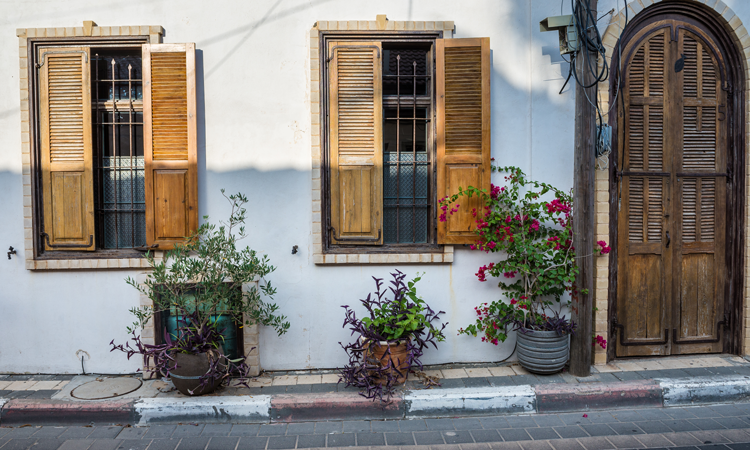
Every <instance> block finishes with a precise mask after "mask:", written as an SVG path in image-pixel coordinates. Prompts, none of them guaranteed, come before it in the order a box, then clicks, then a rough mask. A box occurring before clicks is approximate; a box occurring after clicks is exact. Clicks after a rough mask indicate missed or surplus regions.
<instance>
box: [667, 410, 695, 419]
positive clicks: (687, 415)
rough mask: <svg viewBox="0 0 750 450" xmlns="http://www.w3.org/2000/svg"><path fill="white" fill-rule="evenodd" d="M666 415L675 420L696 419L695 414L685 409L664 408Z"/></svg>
mask: <svg viewBox="0 0 750 450" xmlns="http://www.w3.org/2000/svg"><path fill="white" fill-rule="evenodd" d="M664 414H666V415H668V416H669V417H671V418H673V419H695V414H693V413H691V412H690V411H688V410H687V409H684V408H664Z"/></svg>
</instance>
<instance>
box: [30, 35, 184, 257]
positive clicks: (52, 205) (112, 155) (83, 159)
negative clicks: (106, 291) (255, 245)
mask: <svg viewBox="0 0 750 450" xmlns="http://www.w3.org/2000/svg"><path fill="white" fill-rule="evenodd" d="M147 39H148V37H147V36H146V37H137V38H133V39H132V41H133V42H128V43H117V42H114V43H113V42H112V40H111V39H108V38H91V39H86V40H83V39H82V40H78V41H76V43H75V44H71V43H69V42H61V43H55V42H52V41H49V40H44V41H38V42H37V41H36V40H34V39H31V40H30V41H29V45H30V46H31V47H32V51H33V52H34V55H35V61H34V64H33V66H32V67H33V68H32V69H31V70H30V77H29V83H30V87H31V89H30V91H31V92H37V93H36V94H35V95H36V97H35V98H34V99H33V107H34V108H33V110H32V113H31V114H30V116H31V117H30V119H31V120H34V121H37V124H38V131H37V133H38V136H36V138H35V139H34V152H35V158H36V161H38V162H37V166H36V169H35V171H34V177H35V180H36V181H35V183H36V186H37V189H36V197H35V200H34V208H35V222H34V227H35V228H36V230H37V232H38V241H37V243H36V245H37V247H36V249H35V258H42V259H44V258H47V257H49V258H55V259H63V258H71V259H77V258H89V257H90V256H89V255H90V253H83V252H96V253H98V254H97V255H96V258H134V257H136V256H137V255H138V252H137V251H135V250H145V249H158V250H169V249H171V248H173V247H174V246H175V245H176V244H179V243H181V242H184V241H185V238H186V237H188V236H190V234H191V233H192V232H193V231H194V230H196V229H197V228H198V203H197V198H198V195H197V184H198V183H197V138H196V136H197V122H196V116H197V114H196V105H197V102H196V97H195V92H196V91H195V73H196V70H195V44H150V43H148V42H147Z"/></svg>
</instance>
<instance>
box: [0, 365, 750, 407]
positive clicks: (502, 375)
mask: <svg viewBox="0 0 750 450" xmlns="http://www.w3.org/2000/svg"><path fill="white" fill-rule="evenodd" d="M424 374H425V375H428V376H433V377H437V378H438V379H439V380H440V386H434V387H432V388H433V389H440V388H465V387H468V388H471V387H490V386H513V385H532V386H533V385H539V384H549V383H573V384H575V383H591V382H605V383H606V382H619V381H630V380H640V379H653V378H688V377H706V376H712V375H748V376H750V362H748V361H747V360H745V359H743V358H740V357H737V356H730V355H713V356H704V357H695V356H691V357H670V358H660V359H654V358H652V359H637V360H627V361H618V362H615V363H613V364H609V365H606V366H592V375H591V376H590V377H586V378H578V377H574V376H572V375H570V374H568V373H566V372H563V373H561V374H555V375H551V376H540V375H534V374H531V373H529V372H527V371H526V370H524V369H523V368H521V367H520V366H519V365H518V364H507V365H503V366H498V365H492V364H451V365H443V366H432V367H427V368H426V370H425V371H424ZM74 377H75V375H0V398H6V399H12V398H31V399H33V398H51V397H52V396H53V395H54V394H56V393H57V392H59V391H60V390H61V389H63V388H64V387H65V385H66V384H67V383H68V382H69V381H70V380H71V379H73V378H74ZM153 383H155V387H164V386H166V385H163V386H161V384H162V382H161V381H154V382H153ZM249 386H250V387H249V388H246V387H229V388H225V389H222V390H219V391H217V392H216V393H215V394H212V395H257V394H283V393H290V394H291V393H294V394H304V393H322V392H342V391H353V392H356V389H353V388H346V387H345V386H344V385H343V384H338V375H336V373H335V371H331V370H328V371H325V370H323V371H315V372H310V371H288V372H266V373H264V374H262V375H261V376H259V377H257V378H254V379H252V380H251V381H250V383H249ZM404 388H405V389H408V390H418V389H425V388H426V387H425V385H424V384H423V383H422V382H421V381H420V379H419V378H418V377H416V376H413V375H412V376H410V378H409V381H408V382H407V383H406V385H405V386H404ZM162 390H167V389H162ZM157 392H158V391H157ZM156 396H157V397H178V396H182V394H180V393H179V392H176V391H169V392H158V393H157V394H156Z"/></svg>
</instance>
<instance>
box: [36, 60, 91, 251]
mask: <svg viewBox="0 0 750 450" xmlns="http://www.w3.org/2000/svg"><path fill="white" fill-rule="evenodd" d="M39 57H40V64H41V67H40V68H39V114H40V119H41V130H40V135H41V136H40V137H41V139H40V141H41V150H42V152H41V153H42V159H41V169H42V197H43V203H44V229H43V231H42V238H43V239H44V249H45V251H60V250H68V251H70V250H87V251H91V250H94V249H95V245H94V187H93V163H92V161H93V155H92V150H91V82H90V74H91V70H90V58H89V48H88V47H65V48H59V47H58V48H54V49H44V50H42V51H41V52H40V56H39Z"/></svg>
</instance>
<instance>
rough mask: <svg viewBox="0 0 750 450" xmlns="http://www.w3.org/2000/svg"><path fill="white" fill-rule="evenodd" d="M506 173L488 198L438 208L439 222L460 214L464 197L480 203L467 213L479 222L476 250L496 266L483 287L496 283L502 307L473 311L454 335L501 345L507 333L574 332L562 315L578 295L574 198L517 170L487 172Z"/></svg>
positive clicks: (483, 277)
mask: <svg viewBox="0 0 750 450" xmlns="http://www.w3.org/2000/svg"><path fill="white" fill-rule="evenodd" d="M492 170H493V172H502V173H507V176H506V177H505V181H506V182H507V184H506V186H502V187H500V186H495V185H492V186H491V190H490V192H487V191H486V190H480V189H477V188H474V187H469V188H467V189H465V190H463V189H459V192H458V193H457V194H455V195H453V196H450V197H445V198H443V199H442V200H441V202H440V207H441V209H442V215H441V217H440V220H441V221H445V220H446V214H448V213H450V214H453V213H455V212H456V211H457V209H458V208H460V206H459V203H457V201H458V200H459V198H461V197H473V196H478V197H479V198H480V199H481V200H482V202H481V203H483V205H484V206H483V207H482V208H481V209H479V210H476V209H475V210H472V211H471V214H472V215H473V216H474V217H475V218H476V225H477V226H476V233H477V241H476V243H475V244H473V245H472V246H471V248H472V249H474V250H480V251H484V252H486V253H492V254H496V255H497V256H498V260H497V261H495V262H491V263H489V264H487V265H484V266H482V267H480V268H479V271H478V272H477V273H476V276H477V278H478V279H479V281H481V282H486V281H487V276H488V275H489V276H491V277H495V278H498V279H500V281H499V282H498V286H499V287H500V288H502V290H503V293H504V295H505V297H506V298H507V301H503V300H495V301H493V302H491V303H483V304H481V305H478V306H476V307H475V308H474V310H475V312H476V315H477V317H476V321H475V322H474V323H473V324H471V325H469V326H467V327H466V328H462V329H460V330H459V333H461V334H467V335H471V336H478V335H481V336H482V341H483V342H490V343H492V344H495V345H498V343H499V342H504V341H505V339H506V338H507V337H508V332H509V330H520V331H521V332H524V333H528V332H533V331H535V330H540V331H557V332H558V333H559V334H572V333H574V332H575V328H576V325H575V323H573V322H571V321H570V320H569V319H567V318H566V317H565V316H564V315H562V313H561V300H562V299H563V298H564V296H565V294H566V293H571V294H573V295H575V292H574V289H573V285H574V282H575V277H576V274H577V273H578V268H577V267H576V264H575V251H574V248H573V245H572V243H573V233H572V216H571V214H572V197H571V195H570V194H569V193H567V192H564V191H562V190H560V189H557V188H555V187H554V186H551V185H549V184H546V183H541V182H538V181H532V180H529V179H527V178H526V175H525V174H524V173H523V171H521V169H519V168H517V167H496V166H493V167H492Z"/></svg>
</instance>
